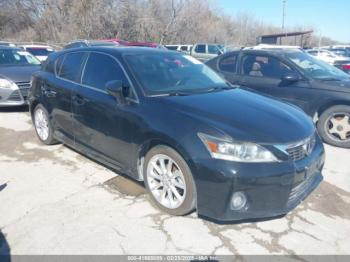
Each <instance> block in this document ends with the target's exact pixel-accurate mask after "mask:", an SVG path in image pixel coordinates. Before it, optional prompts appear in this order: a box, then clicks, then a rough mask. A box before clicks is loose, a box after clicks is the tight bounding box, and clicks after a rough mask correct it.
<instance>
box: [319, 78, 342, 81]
mask: <svg viewBox="0 0 350 262" xmlns="http://www.w3.org/2000/svg"><path fill="white" fill-rule="evenodd" d="M320 80H321V81H342V80H341V79H338V78H334V77H327V78H322V79H320Z"/></svg>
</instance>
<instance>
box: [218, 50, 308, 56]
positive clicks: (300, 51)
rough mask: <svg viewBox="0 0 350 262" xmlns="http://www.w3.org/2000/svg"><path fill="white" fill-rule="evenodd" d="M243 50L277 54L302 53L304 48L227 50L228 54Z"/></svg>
mask: <svg viewBox="0 0 350 262" xmlns="http://www.w3.org/2000/svg"><path fill="white" fill-rule="evenodd" d="M239 52H243V53H246V54H249V53H253V54H262V55H263V54H265V55H267V54H275V55H282V54H286V53H302V52H303V51H302V50H299V49H237V50H232V51H228V52H226V53H225V54H224V55H226V54H232V53H239Z"/></svg>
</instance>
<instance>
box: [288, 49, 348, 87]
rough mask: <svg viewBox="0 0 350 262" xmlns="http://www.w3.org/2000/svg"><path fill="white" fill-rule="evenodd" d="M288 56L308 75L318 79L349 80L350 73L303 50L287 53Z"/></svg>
mask: <svg viewBox="0 0 350 262" xmlns="http://www.w3.org/2000/svg"><path fill="white" fill-rule="evenodd" d="M286 57H287V58H288V59H289V60H290V61H291V62H292V63H294V64H296V65H297V66H298V67H299V68H300V69H301V70H302V71H303V72H304V74H305V75H306V76H308V77H311V78H313V79H316V80H339V81H341V80H349V75H347V74H346V73H344V72H343V71H341V70H339V69H338V68H336V67H334V66H331V65H329V64H327V63H325V62H323V61H320V60H318V59H315V58H313V57H312V56H310V55H308V54H305V53H303V52H295V53H294V52H293V53H287V54H286Z"/></svg>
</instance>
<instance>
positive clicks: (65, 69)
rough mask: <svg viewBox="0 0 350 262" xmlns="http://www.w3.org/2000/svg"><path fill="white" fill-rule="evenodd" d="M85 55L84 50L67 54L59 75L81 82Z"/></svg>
mask: <svg viewBox="0 0 350 262" xmlns="http://www.w3.org/2000/svg"><path fill="white" fill-rule="evenodd" d="M84 57H85V53H84V52H78V53H69V54H66V55H65V58H64V60H63V63H62V66H61V69H60V71H59V76H60V77H62V78H64V79H67V80H70V81H74V82H80V81H79V77H80V71H81V65H82V63H83V60H84Z"/></svg>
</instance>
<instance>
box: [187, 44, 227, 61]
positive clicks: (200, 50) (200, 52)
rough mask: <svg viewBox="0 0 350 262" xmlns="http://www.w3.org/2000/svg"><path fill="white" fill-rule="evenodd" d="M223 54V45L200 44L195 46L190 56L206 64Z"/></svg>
mask: <svg viewBox="0 0 350 262" xmlns="http://www.w3.org/2000/svg"><path fill="white" fill-rule="evenodd" d="M223 53H224V52H223V45H220V44H205V43H198V44H195V45H194V46H193V48H192V50H191V53H190V54H191V56H193V57H194V58H197V59H198V60H200V61H202V62H205V61H207V60H209V59H212V58H214V57H216V56H218V55H221V54H223Z"/></svg>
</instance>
